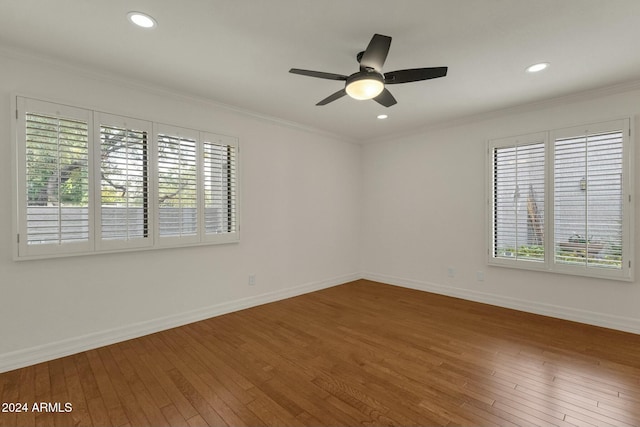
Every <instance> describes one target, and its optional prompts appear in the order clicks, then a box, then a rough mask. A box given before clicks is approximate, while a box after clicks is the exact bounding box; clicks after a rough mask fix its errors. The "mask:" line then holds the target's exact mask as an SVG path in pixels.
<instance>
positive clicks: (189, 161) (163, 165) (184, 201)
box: [157, 127, 198, 242]
mask: <svg viewBox="0 0 640 427" xmlns="http://www.w3.org/2000/svg"><path fill="white" fill-rule="evenodd" d="M167 128H168V127H167ZM167 130H168V131H167V132H164V131H161V132H159V133H158V135H157V153H158V181H157V182H158V199H157V202H158V215H159V220H158V226H159V235H160V237H161V238H163V237H179V238H185V237H186V238H187V239H183V241H185V242H187V241H197V240H198V174H197V143H196V141H197V139H198V136H197V132H195V135H193V136H192V135H190V134H189V131H188V130H186V129H185V130H184V131H180V130H174V131H173V132H172V131H171V130H170V129H167ZM188 237H192V239H188Z"/></svg>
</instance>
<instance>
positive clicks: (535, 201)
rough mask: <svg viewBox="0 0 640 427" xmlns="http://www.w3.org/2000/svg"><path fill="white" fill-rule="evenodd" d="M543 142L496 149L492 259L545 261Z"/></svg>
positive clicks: (494, 152)
mask: <svg viewBox="0 0 640 427" xmlns="http://www.w3.org/2000/svg"><path fill="white" fill-rule="evenodd" d="M544 153H545V145H544V142H538V143H526V144H515V145H512V146H503V147H495V148H493V257H494V258H502V259H514V260H528V261H544V259H545V258H544V186H545V179H544V173H545V160H544V159H545V157H544Z"/></svg>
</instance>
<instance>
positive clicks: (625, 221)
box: [485, 118, 635, 281]
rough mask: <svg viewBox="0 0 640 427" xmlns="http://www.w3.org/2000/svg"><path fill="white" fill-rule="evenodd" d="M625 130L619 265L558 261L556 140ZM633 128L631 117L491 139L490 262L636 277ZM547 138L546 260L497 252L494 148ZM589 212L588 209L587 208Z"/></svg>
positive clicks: (609, 276) (615, 277) (488, 192)
mask: <svg viewBox="0 0 640 427" xmlns="http://www.w3.org/2000/svg"><path fill="white" fill-rule="evenodd" d="M613 131H621V133H622V163H621V166H622V200H621V201H622V224H621V225H622V262H621V268H619V269H608V268H603V267H594V266H588V265H585V266H577V265H568V264H565V263H558V262H556V254H555V247H556V242H555V234H554V231H555V230H554V224H555V216H554V205H555V192H554V183H555V176H554V170H555V169H554V167H555V148H556V140H557V139H561V138H564V137H575V136H580V135H594V134H598V133H604V132H613ZM633 135H634V132H633V128H632V122H631V120H630V119H629V118H622V119H615V120H608V121H603V122H596V123H591V124H587V125H580V126H571V127H564V128H557V129H552V130H547V131H543V132H536V133H530V134H525V135H518V136H514V137H507V138H498V139H492V140H489V141H487V151H486V152H487V155H486V176H487V178H486V180H485V182H486V195H487V198H486V200H487V201H486V214H485V217H486V247H487V264H488V265H490V266H496V267H510V268H517V269H525V270H534V271H546V272H553V273H561V274H569V275H576V276H585V277H594V278H601V279H611V280H621V281H633V279H634V271H633V268H632V267H633V260H634V256H635V255H634V250H635V248H634V241H633V236H634V230H633V228H634V203H635V202H634V200H633V197H632V195H633V179H634V178H633V174H634V170H633V169H634V168H633V165H634V153H633V142H632V141H633ZM535 142H544V180H545V182H544V191H545V192H544V216H543V218H544V225H543V230H544V236H545V239H544V261H530V260H526V259H509V258H500V257H497V256H495V249H496V241H495V231H496V227H495V224H494V221H495V197H496V195H495V177H494V172H495V170H494V158H493V157H494V152H495V151H494V150H495V149H496V148H504V147H513V146H515V145H526V144H531V143H535ZM585 212H586V210H585Z"/></svg>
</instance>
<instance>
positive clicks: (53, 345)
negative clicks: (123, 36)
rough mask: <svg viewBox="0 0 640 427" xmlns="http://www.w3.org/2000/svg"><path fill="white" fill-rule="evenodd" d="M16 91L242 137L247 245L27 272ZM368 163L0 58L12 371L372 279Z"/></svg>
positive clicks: (35, 62) (5, 291) (3, 366)
mask: <svg viewBox="0 0 640 427" xmlns="http://www.w3.org/2000/svg"><path fill="white" fill-rule="evenodd" d="M16 93H17V94H21V95H27V96H33V97H36V98H41V99H46V100H51V101H57V102H62V103H69V104H71V105H77V106H81V107H88V108H94V109H97V110H102V111H107V112H111V113H116V114H122V115H129V116H132V117H138V118H142V119H149V120H154V121H158V122H165V123H169V124H175V125H179V126H185V127H192V128H194V129H198V130H205V131H212V132H216V133H221V134H226V135H232V136H236V137H238V138H239V140H240V144H241V152H240V161H241V164H240V167H241V186H242V198H241V203H242V205H241V206H242V216H241V221H242V222H241V227H242V228H241V242H240V243H239V244H230V245H221V246H206V247H195V248H183V249H165V250H157V251H147V252H132V253H123V254H107V255H92V256H83V257H71V258H59V259H49V260H39V261H20V262H16V261H13V260H12V248H13V247H12V242H13V241H14V236H13V235H12V234H13V233H12V215H13V212H12V207H11V205H12V204H11V200H12V191H11V182H12V176H11V144H12V141H13V138H14V137H13V135H12V134H11V131H10V122H11V118H12V117H14V113H13V112H12V111H10V107H11V96H12V94H16ZM360 160H361V149H360V147H359V146H358V145H354V144H351V143H349V142H345V141H341V140H338V139H337V138H334V137H330V136H326V135H321V134H319V133H317V132H311V131H307V130H304V129H301V128H295V127H292V126H288V125H285V124H283V123H279V122H276V121H272V120H266V119H262V118H256V117H253V116H250V115H248V114H244V113H239V112H234V111H231V110H229V109H226V108H221V107H220V106H216V105H213V104H210V103H206V102H203V101H199V100H196V99H193V98H187V97H181V96H178V95H175V94H170V93H167V92H163V91H161V90H160V89H157V88H144V87H143V86H141V85H140V84H134V83H130V82H125V81H120V80H117V79H115V78H110V77H105V76H102V75H97V74H93V73H90V72H88V71H83V70H79V69H73V68H70V67H67V66H64V65H62V64H59V63H53V62H51V61H44V60H40V59H36V58H30V57H26V56H24V55H22V54H17V53H14V52H7V51H3V52H0V200H2V201H3V202H2V203H0V372H2V371H6V370H9V369H12V368H15V367H18V366H23V365H27V364H31V363H34V362H37V361H40V360H45V359H48V358H53V357H57V356H60V355H63V354H69V353H72V352H74V351H79V350H83V349H85V348H87V347H92V346H97V345H102V344H106V343H109V342H114V341H117V340H119V339H123V338H128V337H131V336H137V335H141V334H144V333H146V332H150V331H155V330H158V329H161V328H166V327H170V326H175V325H177V324H180V323H185V322H188V321H193V320H197V319H200V318H206V317H210V316H212V315H215V314H218V313H223V312H227V311H230V310H234V309H238V308H244V307H247V306H251V305H255V304H259V303H263V302H266V301H271V300H275V299H280V298H284V297H287V296H291V295H296V294H300V293H304V292H309V291H311V290H315V289H319V288H323V287H327V286H332V285H335V284H339V283H344V282H347V281H350V280H354V279H356V278H358V277H359V270H360V258H359V237H360V229H359V220H360V195H361V169H360V165H361V164H360ZM249 274H255V275H256V282H257V283H256V285H255V286H252V287H250V286H248V275H249Z"/></svg>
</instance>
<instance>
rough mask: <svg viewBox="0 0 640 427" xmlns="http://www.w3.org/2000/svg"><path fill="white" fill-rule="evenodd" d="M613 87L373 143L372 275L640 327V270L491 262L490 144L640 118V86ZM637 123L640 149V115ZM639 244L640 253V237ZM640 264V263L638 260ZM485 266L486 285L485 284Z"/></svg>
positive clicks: (367, 184)
mask: <svg viewBox="0 0 640 427" xmlns="http://www.w3.org/2000/svg"><path fill="white" fill-rule="evenodd" d="M619 89H620V88H617V89H616V90H615V91H618V90H619ZM613 92H614V90H611V91H608V94H606V95H605V94H604V91H601V92H600V93H599V94H598V95H596V94H595V93H592V94H591V95H583V96H574V97H572V98H566V99H564V100H556V101H554V102H547V103H545V104H539V105H537V106H528V107H520V108H518V109H513V110H511V111H504V112H502V113H500V114H493V115H491V117H489V116H485V118H483V119H480V118H477V119H476V120H474V121H468V122H467V123H463V124H458V125H452V126H449V127H446V128H445V127H443V128H440V129H438V130H431V131H425V132H423V133H420V134H416V135H412V136H405V137H401V138H394V139H391V140H387V141H382V142H379V143H376V144H373V145H367V146H364V147H363V174H364V175H363V187H364V190H363V191H364V194H363V224H362V227H363V244H362V248H363V251H362V259H363V274H364V277H366V278H370V279H374V280H379V281H383V282H386V283H391V284H396V285H401V286H408V287H413V288H417V289H423V290H429V291H434V292H438V293H443V294H447V295H452V296H458V297H461V298H466V299H471V300H477V301H484V302H488V303H491V304H496V305H502V306H506V307H512V308H517V309H522V310H526V311H531V312H537V313H541V314H548V315H554V316H557V317H561V318H567V319H572V320H577V321H581V322H585V323H592V324H596V325H601V326H607V327H613V328H617V329H622V330H627V331H632V332H636V333H640V286H638V283H637V279H638V276H639V274H638V272H636V275H635V276H636V282H634V283H628V282H618V281H608V280H597V279H590V278H583V277H575V276H567V275H560V274H553V273H546V272H532V271H523V270H514V269H507V268H499V267H488V266H487V265H486V246H485V235H486V232H485V222H486V220H485V204H486V198H485V185H486V174H485V161H486V154H485V150H486V141H487V140H489V139H493V138H499V137H507V136H513V135H519V134H524V133H530V132H537V131H543V130H546V129H554V128H561V127H566V126H572V125H578V124H583V123H589V122H592V121H603V120H608V119H612V118H619V117H632V118H635V116H636V115H637V114H638V112H639V111H640V90H638V88H637V86H636V87H632V86H629V87H628V88H627V90H626V91H625V92H619V93H615V94H614V93H613ZM635 129H636V133H635V141H634V143H635V144H636V145H637V139H638V134H639V133H640V132H639V131H640V126H639V125H638V121H637V119H636V123H635ZM635 155H636V157H635V168H636V174H635V176H636V179H635V181H636V184H635V191H636V197H635V203H636V209H635V210H636V212H637V213H639V215H637V216H636V221H635V229H636V230H640V227H639V226H638V225H639V224H640V222H639V221H640V209H638V207H637V206H638V197H637V194H638V190H639V189H640V185H639V184H638V182H639V178H640V170H639V169H638V158H639V156H640V150H638V149H636V150H635ZM635 246H636V248H637V251H636V253H638V252H640V241H639V240H638V238H637V237H636V241H635ZM634 265H635V266H636V269H637V266H639V265H640V264H639V263H638V257H636V258H635V262H634ZM449 268H452V269H454V273H455V275H454V277H450V276H449ZM479 271H481V272H483V273H484V281H479V280H478V276H477V272H479Z"/></svg>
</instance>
